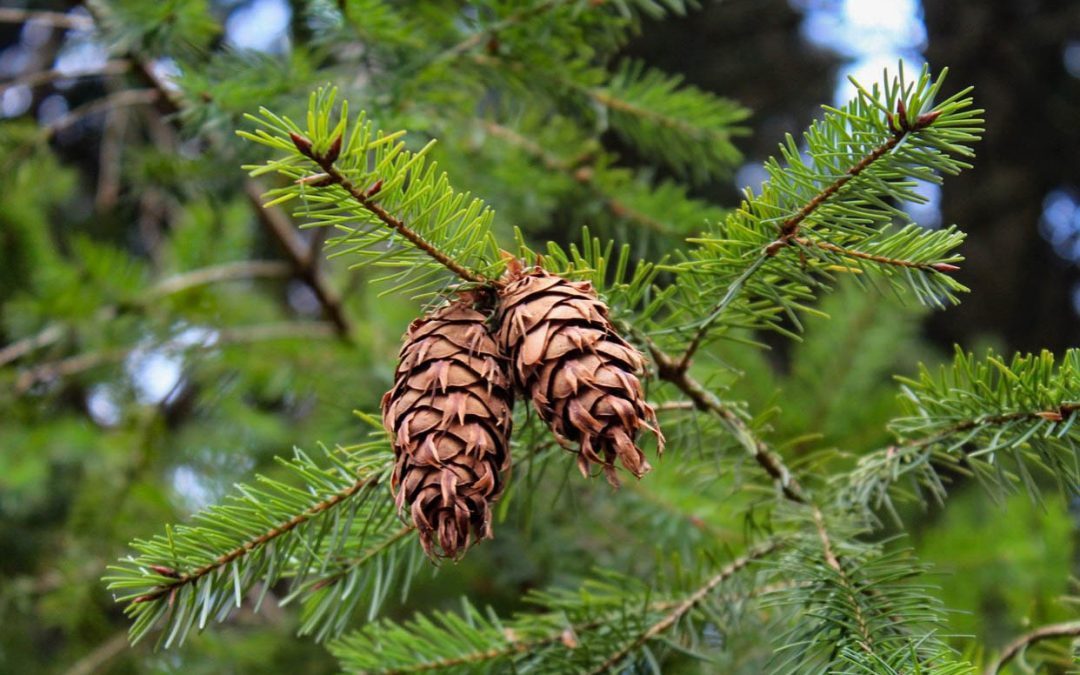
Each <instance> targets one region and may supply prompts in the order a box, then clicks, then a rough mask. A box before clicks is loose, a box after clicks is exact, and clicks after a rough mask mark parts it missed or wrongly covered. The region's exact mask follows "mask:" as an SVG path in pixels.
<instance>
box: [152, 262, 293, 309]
mask: <svg viewBox="0 0 1080 675" xmlns="http://www.w3.org/2000/svg"><path fill="white" fill-rule="evenodd" d="M290 270H291V268H290V266H289V264H288V263H286V262H282V261H279V260H239V261H237V262H231V263H223V264H221V265H213V266H210V267H203V268H200V269H197V270H192V271H190V272H183V273H181V274H176V275H173V276H171V277H167V278H165V279H162V280H161V281H160V282H158V283H156V284H154V286H153V287H152V288H151V289H150V290H149V291H147V293H146V298H147V299H148V300H149V299H154V298H159V297H161V296H164V295H172V294H174V293H180V292H182V291H186V290H188V289H191V288H197V287H199V286H206V285H208V284H213V283H217V282H220V281H235V280H237V279H259V278H267V279H276V278H280V277H284V276H288V274H289V272H290Z"/></svg>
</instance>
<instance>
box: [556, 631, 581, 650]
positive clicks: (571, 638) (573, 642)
mask: <svg viewBox="0 0 1080 675" xmlns="http://www.w3.org/2000/svg"><path fill="white" fill-rule="evenodd" d="M559 641H560V642H562V643H563V647H566V648H567V649H577V648H578V645H579V644H580V643H579V642H578V639H577V636H576V635H574V630H573V629H572V628H566V629H564V630H563V632H562V634H561V635H559Z"/></svg>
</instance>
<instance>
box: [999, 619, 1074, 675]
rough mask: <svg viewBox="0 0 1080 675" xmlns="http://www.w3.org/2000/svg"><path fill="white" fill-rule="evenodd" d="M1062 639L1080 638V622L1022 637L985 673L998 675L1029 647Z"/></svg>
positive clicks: (1037, 629)
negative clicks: (1043, 641) (1044, 641)
mask: <svg viewBox="0 0 1080 675" xmlns="http://www.w3.org/2000/svg"><path fill="white" fill-rule="evenodd" d="M1060 637H1080V621H1066V622H1064V623H1055V624H1050V625H1048V626H1042V627H1040V628H1036V629H1035V630H1033V631H1031V632H1030V633H1025V634H1024V635H1021V636H1020V637H1018V638H1016V639H1015V640H1013V641H1012V642H1010V643H1009V644H1008V645H1006V646H1005V650H1004V651H1002V652H1001V656H999V657H998V658H997V660H996V661H992V662H991V663H990V665H988V666H987V667H986V670H985V671H983V672H984V673H985V675H997V674H998V673H999V672H1001V669H1002V668H1004V667H1005V665H1006V664H1007V663H1008V662H1009V661H1012V660H1013V659H1014V658H1016V656H1017V654H1020V653H1021V652H1023V651H1024V650H1025V649H1027V648H1028V646H1030V645H1033V644H1035V643H1036V642H1041V641H1042V640H1050V639H1053V638H1060Z"/></svg>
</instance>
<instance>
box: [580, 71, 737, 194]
mask: <svg viewBox="0 0 1080 675" xmlns="http://www.w3.org/2000/svg"><path fill="white" fill-rule="evenodd" d="M592 98H593V100H595V101H597V102H598V103H599V104H600V105H602V106H604V107H605V108H606V110H607V116H608V121H609V123H610V124H611V127H612V128H613V129H614V130H615V132H616V133H618V134H619V135H620V136H621V137H623V138H624V139H626V140H627V141H629V142H630V143H632V144H633V145H634V146H635V147H637V148H638V149H639V150H640V151H641V152H642V153H643V154H645V155H647V156H649V157H654V158H656V159H657V160H659V161H661V162H663V163H665V164H667V165H669V166H670V167H671V168H672V169H674V170H676V171H677V172H679V173H680V174H683V175H686V176H689V177H692V178H693V179H695V180H697V181H705V180H708V179H709V178H712V177H714V176H724V175H725V174H727V173H728V172H729V171H730V167H731V166H732V165H733V164H735V163H736V162H737V161H739V159H740V155H739V151H738V149H736V147H735V145H734V144H733V143H732V141H731V136H732V135H733V134H738V133H740V129H739V128H738V127H736V126H735V125H736V124H738V123H739V122H741V121H743V120H745V119H746V118H747V116H748V115H749V112H748V111H747V110H746V109H745V108H742V107H740V106H738V105H736V104H734V103H732V102H731V101H727V100H724V99H722V98H719V97H717V96H713V95H712V94H709V93H707V92H704V91H701V90H700V89H697V88H696V87H692V86H683V83H682V78H681V77H679V76H675V77H671V76H668V75H665V74H664V73H661V72H658V71H656V70H651V69H648V68H646V67H645V65H644V64H642V63H639V62H634V61H625V62H623V63H622V64H621V65H620V66H619V67H618V69H617V70H616V72H615V75H614V76H613V77H612V79H611V80H610V81H609V82H608V85H607V87H605V88H604V89H603V90H599V91H595V92H593V94H592Z"/></svg>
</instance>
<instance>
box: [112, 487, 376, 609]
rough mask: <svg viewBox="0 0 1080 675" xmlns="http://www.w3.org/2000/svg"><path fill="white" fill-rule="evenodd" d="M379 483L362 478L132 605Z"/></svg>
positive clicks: (198, 575)
mask: <svg viewBox="0 0 1080 675" xmlns="http://www.w3.org/2000/svg"><path fill="white" fill-rule="evenodd" d="M377 481H378V478H371V477H366V478H358V479H357V480H356V481H355V482H353V484H352V485H349V486H348V487H347V488H345V489H344V490H340V491H338V492H336V493H334V494H333V495H331V496H330V497H327V498H326V499H324V500H322V501H321V502H319V503H317V504H315V505H314V506H312V507H310V508H308V509H306V510H305V511H303V512H302V513H299V514H297V515H295V516H293V517H292V518H290V519H289V520H287V521H285V522H283V523H280V524H278V525H275V526H274V527H271V528H270V529H268V530H267V531H266V532H264V533H263V534H261V535H259V536H258V537H255V538H254V539H251V540H249V541H246V542H244V543H243V544H241V545H240V546H237V547H236V548H234V549H233V550H231V551H229V552H228V553H225V554H222V555H220V556H218V557H217V558H216V559H215V560H214V561H213V562H210V563H207V564H205V565H203V566H202V567H199V568H196V569H194V570H192V571H191V572H183V573H179V574H178V576H177V577H176V579H175V580H174V581H172V582H171V583H167V584H162V585H160V586H158V587H157V588H155V589H154V590H152V591H150V592H149V593H145V594H143V595H140V596H139V597H137V598H135V599H133V600H132V601H131V602H132V604H135V603H140V602H150V601H151V600H156V599H158V598H160V597H161V596H163V595H165V594H168V593H172V592H174V591H175V590H176V589H178V588H180V587H181V586H184V585H187V584H190V583H194V582H196V581H198V580H199V579H201V578H203V577H204V576H206V575H207V574H210V573H211V572H213V571H214V570H216V569H218V568H221V567H224V566H225V565H228V564H229V563H231V562H233V561H234V560H236V559H238V558H241V557H243V556H245V555H247V554H248V553H250V552H251V551H254V550H255V549H258V548H262V547H263V546H265V545H266V544H268V543H269V542H271V541H273V540H274V539H276V538H278V537H280V536H281V535H283V534H286V533H288V532H291V531H292V530H294V529H296V527H297V526H299V525H302V524H304V523H306V522H308V521H309V520H311V519H312V518H315V517H316V516H319V515H320V514H322V513H325V512H326V511H329V510H330V509H332V508H334V507H335V506H337V505H338V504H341V503H343V502H344V501H346V500H347V499H349V498H350V497H352V496H353V495H355V494H356V493H357V492H359V491H360V490H362V489H363V488H365V487H367V486H369V485H372V484H374V483H375V482H377Z"/></svg>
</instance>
